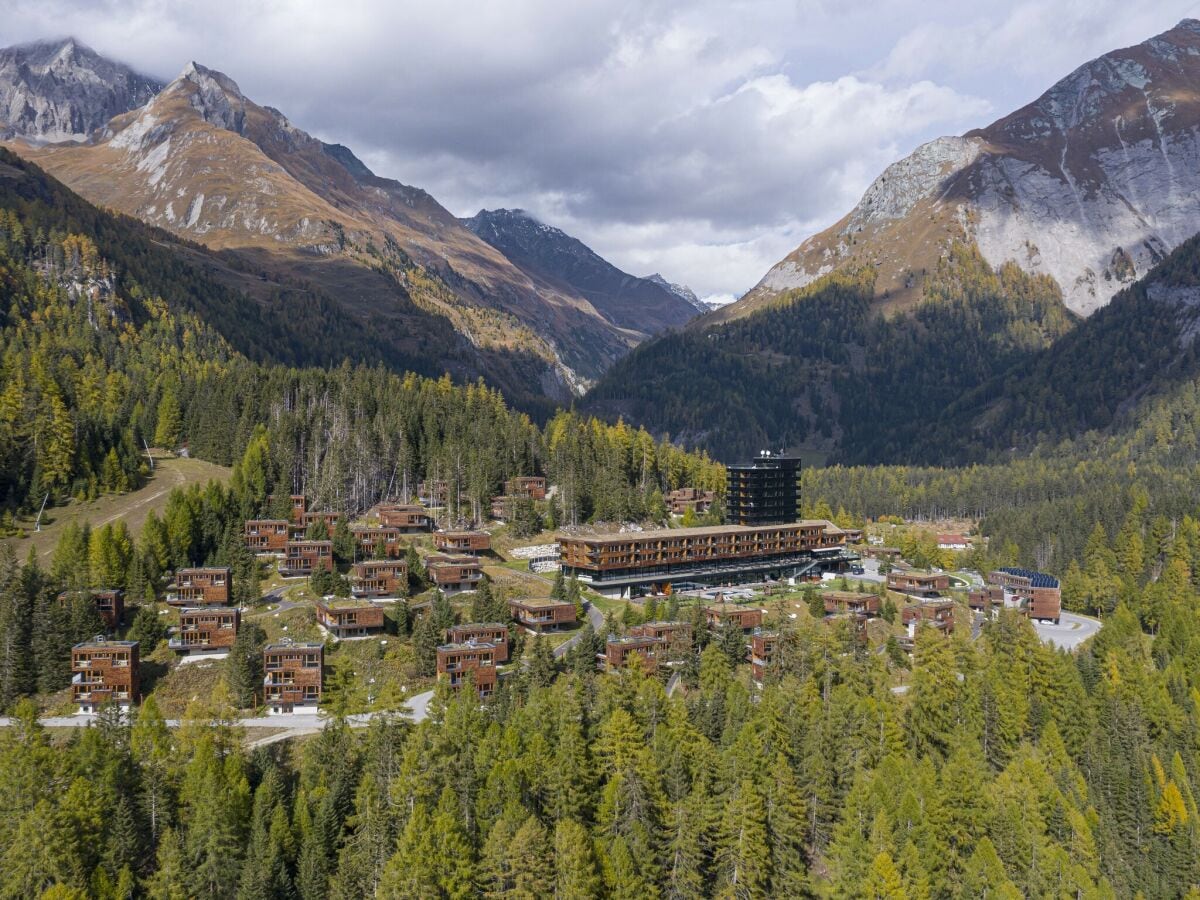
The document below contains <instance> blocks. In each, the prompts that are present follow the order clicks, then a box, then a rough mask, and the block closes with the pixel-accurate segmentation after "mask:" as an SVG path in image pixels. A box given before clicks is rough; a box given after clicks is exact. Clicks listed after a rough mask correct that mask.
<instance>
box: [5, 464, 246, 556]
mask: <svg viewBox="0 0 1200 900" xmlns="http://www.w3.org/2000/svg"><path fill="white" fill-rule="evenodd" d="M229 475H230V470H229V469H227V468H225V467H224V466H218V465H214V464H213V463H210V462H205V461H204V460H200V459H160V460H159V461H158V462H157V464H156V465H155V469H154V474H153V475H152V476H151V478H150V480H149V481H148V482H147V483H146V485H145V486H144V487H141V488H139V489H138V490H136V491H132V492H130V493H128V494H105V495H104V496H102V497H100V498H98V499H96V500H92V501H89V502H86V503H78V502H71V503H69V504H67V505H66V506H60V507H56V508H54V509H47V510H46V515H45V517H44V518H43V520H42V530H41V531H39V532H37V533H34V532H33V523H34V520H33V519H28V520H21V521H20V522H19V523H18V524H20V525H21V527H23V528H25V529H26V531H27V532H28V536H27V537H24V538H6V539H4V540H2V541H0V544H9V545H11V546H12V547H13V549H14V550H15V551H16V554H17V558H18V559H22V560H23V559H24V558H25V556H26V555H27V554H28V553H29V548H30V547H34V548H35V549H36V550H37V555H38V558H39V559H40V560H42V561H43V562H44V561H46V560H48V559H49V557H50V554H51V553H53V551H54V545H55V543H56V542H57V541H58V536H59V534H60V533H61V532H62V529H63V528H64V527H65V526H66V525H67V524H68V523H69V522H90V523H91V524H92V525H93V526H100V525H106V524H108V523H109V522H115V521H117V520H118V519H124V520H125V523H126V524H127V525H128V526H129V530H130V531H131V532H132V533H133V534H135V535H136V534H137V533H138V532H139V531H140V530H141V527H142V523H143V522H145V521H146V517H147V516H148V515H149V514H150V511H151V510H154V511H155V512H157V513H160V514H161V513H162V511H163V509H164V508H165V507H166V505H167V495H168V494H170V493H171V491H172V490H173V489H174V488H177V487H179V488H182V487H187V486H188V485H191V484H207V483H208V482H209V481H222V482H223V481H226V480H227V479H228V478H229Z"/></svg>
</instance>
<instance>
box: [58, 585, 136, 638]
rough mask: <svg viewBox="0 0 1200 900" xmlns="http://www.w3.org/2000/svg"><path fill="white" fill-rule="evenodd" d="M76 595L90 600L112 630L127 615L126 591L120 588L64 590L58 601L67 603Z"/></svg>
mask: <svg viewBox="0 0 1200 900" xmlns="http://www.w3.org/2000/svg"><path fill="white" fill-rule="evenodd" d="M76 597H80V598H83V599H85V600H88V601H90V602H91V603H92V604H93V605H94V606H95V607H96V612H98V613H99V614H100V621H101V622H103V623H104V627H105V628H107V629H109V630H110V631H112V630H114V629H116V627H117V626H118V625H120V624H121V620H122V619H123V618H124V617H125V592H124V591H122V590H120V589H118V588H111V589H110V588H104V589H100V590H97V589H91V590H82V591H63V592H62V593H61V594H59V595H58V602H59V603H62V604H66V603H68V602H69V601H71V600H73V599H74V598H76Z"/></svg>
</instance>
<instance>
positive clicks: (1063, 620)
mask: <svg viewBox="0 0 1200 900" xmlns="http://www.w3.org/2000/svg"><path fill="white" fill-rule="evenodd" d="M1101 625H1102V623H1101V622H1100V620H1099V619H1092V618H1090V617H1088V616H1081V615H1078V614H1077V613H1069V612H1064V613H1063V614H1062V615H1061V616H1060V617H1059V623H1058V624H1057V625H1054V624H1052V623H1050V622H1038V621H1036V620H1035V621H1034V623H1033V627H1034V630H1035V631H1037V633H1038V637H1040V638H1041V639H1042V641H1043V642H1044V643H1047V644H1052V645H1053V646H1055V647H1063V648H1065V649H1067V650H1076V649H1077V648H1078V647H1079V645H1080V644H1082V643H1083V642H1084V641H1086V640H1087V639H1088V638H1090V637H1091V636H1092V635H1094V634H1095V633H1096V632H1097V631H1099V630H1100V626H1101Z"/></svg>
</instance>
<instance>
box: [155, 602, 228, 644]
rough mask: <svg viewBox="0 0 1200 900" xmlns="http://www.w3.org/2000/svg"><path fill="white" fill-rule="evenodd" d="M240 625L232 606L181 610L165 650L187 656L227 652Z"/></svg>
mask: <svg viewBox="0 0 1200 900" xmlns="http://www.w3.org/2000/svg"><path fill="white" fill-rule="evenodd" d="M241 622H242V614H241V612H240V611H239V610H237V609H236V608H234V607H231V606H201V607H197V608H195V609H181V610H180V611H179V625H177V626H175V627H173V628H172V629H171V637H170V638H169V640H168V641H167V646H168V647H170V648H171V649H172V650H178V651H181V652H183V653H186V654H191V653H205V652H213V651H221V650H228V649H229V648H230V647H232V646H233V642H234V639H235V638H236V637H237V631H238V627H239V626H240V625H241Z"/></svg>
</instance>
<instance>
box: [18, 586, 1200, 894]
mask: <svg viewBox="0 0 1200 900" xmlns="http://www.w3.org/2000/svg"><path fill="white" fill-rule="evenodd" d="M1196 602H1197V601H1196V594H1195V592H1194V591H1193V590H1192V589H1190V588H1186V587H1185V588H1184V589H1183V590H1182V593H1179V594H1176V595H1175V596H1173V597H1171V598H1170V600H1169V603H1168V606H1167V607H1166V608H1164V610H1163V613H1164V615H1163V617H1162V621H1161V623H1160V624H1159V626H1158V633H1157V635H1156V637H1155V638H1154V640H1153V642H1151V640H1150V639H1149V638H1148V637H1147V636H1146V635H1145V634H1144V633H1143V632H1142V630H1141V628H1140V627H1139V625H1138V621H1137V618H1136V616H1135V615H1134V614H1133V613H1132V612H1130V611H1129V610H1128V609H1126V608H1125V607H1124V606H1119V607H1118V608H1117V609H1116V610H1115V612H1114V613H1113V614H1112V616H1111V617H1110V618H1109V620H1108V623H1107V625H1106V627H1105V628H1104V630H1103V631H1102V632H1101V634H1100V636H1099V637H1098V638H1097V639H1096V640H1095V641H1094V643H1093V644H1092V645H1090V646H1089V647H1087V648H1086V649H1085V650H1084V651H1082V652H1081V653H1080V655H1079V656H1078V657H1077V658H1072V657H1070V656H1067V655H1066V654H1062V653H1056V652H1054V651H1053V650H1051V649H1049V648H1047V647H1046V646H1044V645H1042V644H1041V643H1040V642H1039V641H1038V640H1037V638H1036V637H1035V635H1034V633H1033V630H1032V628H1031V627H1030V626H1029V625H1028V624H1027V623H1026V622H1025V621H1024V620H1022V619H1020V618H1018V617H1016V616H1013V615H1011V614H1005V615H1002V616H1001V618H1000V619H999V620H998V621H997V622H995V623H992V624H990V625H988V626H986V628H985V631H984V634H983V636H982V638H981V639H980V640H979V641H977V642H971V641H970V640H969V639H968V638H967V637H965V636H963V637H954V638H949V639H948V638H945V637H943V636H942V635H940V634H937V633H935V632H934V631H933V630H924V631H922V632H921V633H920V634H919V636H918V640H917V649H916V655H915V660H914V664H913V675H912V680H911V683H910V685H909V688H908V693H907V694H906V695H905V696H903V697H900V696H897V695H896V694H895V693H893V692H892V691H890V690H889V687H888V686H889V684H890V679H889V677H888V673H887V665H888V664H887V657H886V655H885V656H880V655H878V654H875V653H867V652H864V648H863V645H861V644H859V643H858V642H857V641H856V640H855V638H854V636H853V632H852V631H850V630H848V629H845V628H841V627H837V626H834V627H830V626H829V625H827V624H808V623H807V621H806V622H805V623H803V624H801V625H794V626H785V628H784V632H783V638H782V643H781V652H780V654H779V656H778V659H777V662H776V663H774V664H773V666H772V669H771V671H770V672H769V674H768V683H767V686H766V688H765V689H764V690H763V691H762V692H761V693H758V692H757V691H755V690H754V689H753V688H752V687H750V686H748V684H747V682H746V681H745V680H744V676H742V675H739V674H736V673H735V672H734V671H733V670H732V668H731V662H730V659H729V658H728V657H727V655H726V654H725V653H724V652H723V650H722V648H721V646H720V645H719V643H718V642H717V641H715V640H714V641H713V642H711V643H708V644H707V645H706V646H705V645H704V641H705V638H704V636H701V637H700V640H699V641H698V644H697V646H696V648H695V651H694V652H695V653H696V654H697V656H696V659H695V664H694V667H692V668H691V673H692V674H690V675H689V676H687V680H688V683H689V684H690V690H689V691H688V692H687V693H686V695H680V696H676V697H674V698H668V697H667V695H666V694H665V692H664V689H663V684H662V683H661V682H660V681H659V680H657V679H655V678H652V677H647V676H645V675H642V674H640V672H639V671H638V670H637V669H636V668H635V669H634V670H631V671H627V672H625V673H624V674H621V675H613V676H598V675H595V674H594V673H593V672H590V671H587V667H586V666H585V667H582V668H581V669H580V671H577V672H576V671H570V670H568V671H564V672H556V671H555V669H554V666H553V664H550V665H549V666H546V667H542V666H536V665H535V666H530V667H528V668H526V669H524V670H523V671H521V672H520V673H519V674H518V675H517V676H515V677H514V678H513V679H510V680H508V681H506V682H505V683H504V687H503V688H502V690H501V692H500V694H499V695H498V696H497V697H496V698H495V699H494V700H493V701H492V702H490V703H488V704H487V705H486V706H480V705H479V704H478V702H476V701H474V700H472V699H466V698H468V697H469V694H468V693H466V692H464V693H462V694H460V695H459V697H457V698H453V697H451V696H450V695H448V694H445V695H444V694H441V693H439V694H438V695H436V696H435V699H434V714H433V716H432V717H431V718H430V719H428V720H427V721H425V722H423V723H421V724H420V725H418V726H416V727H413V726H410V725H407V724H405V723H404V722H403V721H400V720H389V719H387V718H382V719H379V720H377V721H375V722H374V723H373V724H372V725H371V726H370V727H369V728H368V729H366V730H365V731H352V730H350V729H349V728H347V727H345V726H344V725H343V724H341V723H339V722H337V721H334V722H333V723H332V724H331V725H330V726H329V727H327V728H326V729H325V731H324V732H322V733H321V734H320V735H319V736H318V737H315V738H313V739H311V740H309V741H307V742H304V743H302V744H299V745H295V744H279V745H275V746H271V747H264V748H261V749H259V750H255V751H253V752H247V751H246V750H244V749H242V743H241V741H240V739H239V738H238V737H237V735H236V729H235V727H234V726H233V725H232V724H231V722H232V719H231V717H232V709H231V706H230V698H229V696H227V695H226V694H224V693H222V692H220V691H218V693H217V694H216V695H214V696H212V697H210V698H206V699H203V700H198V701H196V702H195V703H194V704H193V706H192V707H191V708H190V710H189V712H188V714H187V716H186V717H185V719H184V721H183V723H182V725H181V727H180V728H179V729H177V730H171V729H168V727H167V726H166V723H165V721H164V720H163V717H162V715H161V714H160V713H159V712H158V710H157V707H156V706H155V704H154V702H153V701H152V700H151V701H149V702H147V703H146V704H144V705H143V706H142V707H141V708H140V709H139V710H138V711H137V714H136V716H135V717H134V720H133V722H132V724H131V725H129V724H125V723H120V722H118V721H116V720H115V719H114V718H112V717H106V716H102V717H101V719H100V721H99V722H98V723H97V726H96V727H93V728H90V729H86V730H83V731H80V732H75V733H74V736H72V737H70V738H68V739H66V741H65V743H64V741H63V739H61V738H59V737H57V736H52V735H51V734H50V733H48V732H47V731H46V730H45V729H44V728H43V727H42V726H40V725H39V724H37V722H36V720H35V718H34V715H33V708H32V706H31V705H28V704H26V703H19V704H17V705H16V707H15V709H14V714H15V723H14V726H13V727H10V728H6V729H4V730H3V731H0V777H2V779H3V783H4V784H5V785H6V790H7V793H6V809H7V812H8V814H7V815H6V816H5V817H4V819H3V823H2V824H0V846H3V848H4V849H3V852H2V855H3V863H4V865H3V867H2V869H0V871H2V875H0V895H2V896H5V897H14V898H24V897H37V896H47V897H84V896H92V897H102V898H107V897H113V898H116V897H122V898H123V897H130V896H147V897H153V898H176V897H293V896H299V897H305V898H318V897H326V896H332V897H346V898H350V897H364V896H381V897H423V898H424V897H473V896H487V897H511V898H516V897H523V898H524V897H528V898H534V897H537V898H540V897H549V896H558V897H573V898H587V897H621V898H644V897H657V896H662V897H680V898H683V897H708V896H720V897H747V898H768V897H796V896H805V895H809V894H815V895H818V896H835V897H847V898H859V897H878V898H906V897H907V898H924V897H985V896H986V897H1020V896H1055V897H1065V896H1070V897H1087V898H1106V897H1107V898H1117V897H1131V896H1134V894H1135V893H1137V892H1140V893H1139V894H1138V895H1139V896H1145V897H1147V898H1168V897H1180V896H1183V895H1184V894H1186V893H1187V891H1188V886H1189V885H1195V884H1196V882H1197V879H1198V878H1200V872H1198V871H1197V865H1198V860H1200V832H1198V828H1200V819H1198V817H1197V807H1196V799H1195V785H1196V746H1197V734H1200V712H1198V709H1200V702H1198V700H1197V698H1198V697H1200V692H1198V686H1200V631H1198V629H1197V625H1196V616H1195V611H1194V610H1195V604H1196ZM47 890H49V893H45V894H43V892H44V891H47ZM1189 896H1191V895H1189Z"/></svg>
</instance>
